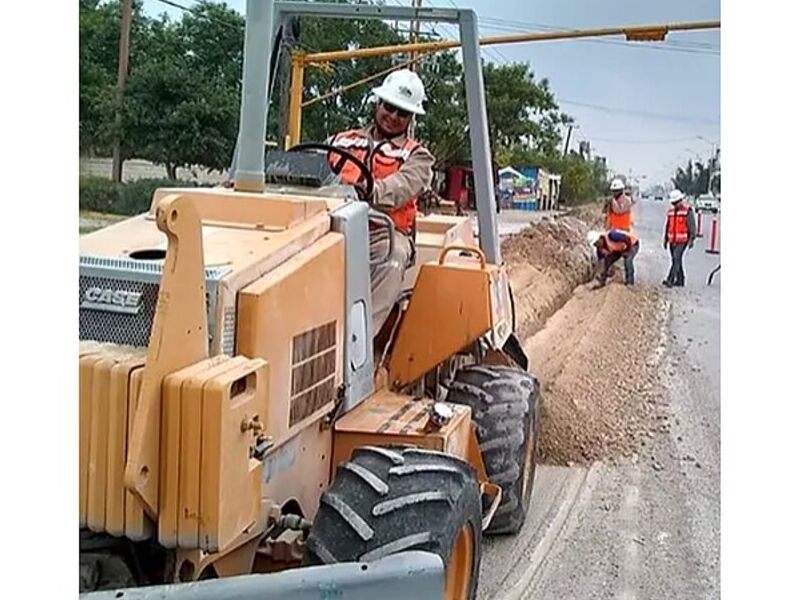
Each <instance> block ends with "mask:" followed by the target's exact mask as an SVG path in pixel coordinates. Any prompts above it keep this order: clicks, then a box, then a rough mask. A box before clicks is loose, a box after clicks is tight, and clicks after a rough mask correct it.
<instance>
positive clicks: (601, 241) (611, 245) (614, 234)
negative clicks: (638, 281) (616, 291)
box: [589, 229, 639, 289]
mask: <svg viewBox="0 0 800 600" xmlns="http://www.w3.org/2000/svg"><path fill="white" fill-rule="evenodd" d="M589 235H590V236H591V240H590V241H592V243H593V245H594V247H595V250H596V251H597V258H598V260H600V261H602V267H601V271H600V273H599V274H598V276H597V282H596V283H595V285H594V287H593V289H597V288H601V287H603V286H604V285H605V284H606V283H608V280H609V279H610V277H611V274H612V271H613V267H614V263H615V262H617V261H618V260H619V259H620V258H624V259H625V285H633V284H634V272H633V259H634V257H635V256H636V254H637V253H638V252H639V239H638V238H637V237H636V236H635V235H633V234H632V233H631V232H629V231H623V230H621V229H612V230H611V231H609V232H608V233H599V234H598V233H594V234H589Z"/></svg>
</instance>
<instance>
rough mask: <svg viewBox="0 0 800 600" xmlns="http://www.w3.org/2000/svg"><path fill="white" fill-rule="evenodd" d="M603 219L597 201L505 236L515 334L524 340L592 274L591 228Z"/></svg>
mask: <svg viewBox="0 0 800 600" xmlns="http://www.w3.org/2000/svg"><path fill="white" fill-rule="evenodd" d="M601 221H602V218H601V214H600V206H599V205H589V206H586V207H581V208H580V209H574V210H573V212H572V213H567V214H566V215H563V216H558V217H555V218H547V219H544V220H542V221H540V222H538V223H536V224H535V225H532V226H530V227H528V228H526V229H524V230H522V231H521V232H520V233H518V234H515V235H512V236H510V237H508V238H507V239H505V240H504V241H503V244H502V249H501V252H502V255H503V259H504V261H505V262H506V265H507V267H508V273H509V277H510V280H511V287H512V289H513V290H514V300H515V309H516V315H517V334H518V336H519V337H520V339H525V338H526V337H529V336H531V335H533V334H534V333H536V332H537V331H539V330H540V329H541V328H542V327H543V326H544V324H545V322H546V321H547V319H548V318H549V317H550V316H551V315H552V314H553V313H554V312H555V311H556V310H558V309H559V308H560V307H561V306H563V305H564V304H565V303H566V302H567V300H568V299H569V298H570V296H571V295H572V292H573V290H574V289H575V287H576V286H578V285H579V284H581V283H584V282H586V281H587V280H588V279H589V277H590V276H591V272H592V265H593V256H592V248H591V247H590V246H589V244H588V243H587V241H586V234H587V233H588V232H589V230H590V229H593V228H595V227H597V226H598V223H599V222H601Z"/></svg>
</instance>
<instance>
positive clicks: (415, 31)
mask: <svg viewBox="0 0 800 600" xmlns="http://www.w3.org/2000/svg"><path fill="white" fill-rule="evenodd" d="M411 6H412V7H413V8H421V7H422V0H411ZM418 38H419V21H418V20H414V21H411V28H410V31H409V34H408V39H409V43H411V44H416V43H417V41H418ZM416 57H417V53H416V52H411V53H410V54H409V60H410V61H412V62H411V63H410V64H409V65H408V68H409V69H411V70H412V71H414V70H415V66H416V63H415V62H413V61H414V59H415V58H416ZM414 125H416V123H415V122H414V119H411V123H410V124H409V126H408V136H409V137H411V138H413V137H414Z"/></svg>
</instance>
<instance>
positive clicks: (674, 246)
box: [661, 190, 697, 287]
mask: <svg viewBox="0 0 800 600" xmlns="http://www.w3.org/2000/svg"><path fill="white" fill-rule="evenodd" d="M669 201H670V202H671V203H672V206H671V207H670V209H669V210H668V211H667V224H666V227H665V228H664V249H665V250H666V249H667V248H669V251H670V256H671V257H672V265H671V266H670V269H669V273H668V274H667V278H666V279H665V280H664V281H662V282H661V283H662V284H663V285H665V286H667V287H673V286H677V287H683V285H684V284H685V283H686V275H685V273H684V271H683V254H684V252H686V248H687V246H688V247H689V248H691V247H693V246H694V240H695V238H696V237H697V231H696V225H695V220H694V211H693V210H692V207H691V206H689V205H688V204H687V203H686V195H685V194H684V193H683V192H682V191H680V190H673V191H671V192H670V193H669Z"/></svg>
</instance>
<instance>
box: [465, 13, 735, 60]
mask: <svg viewBox="0 0 800 600" xmlns="http://www.w3.org/2000/svg"><path fill="white" fill-rule="evenodd" d="M479 21H483V22H484V23H485V26H486V28H487V29H490V30H495V31H505V32H514V33H516V32H524V33H527V32H528V31H530V29H531V28H529V27H524V26H520V25H517V24H511V23H509V24H493V23H486V21H485V20H484V19H479ZM503 23H505V22H503ZM533 29H534V30H537V29H538V30H541V29H544V30H547V31H549V30H557V29H556V28H551V27H547V28H545V27H541V26H539V27H533ZM551 41H556V40H551ZM572 41H575V42H584V43H589V44H608V45H613V46H623V47H625V48H644V49H648V50H661V51H665V52H683V53H687V54H707V55H712V56H719V54H720V52H719V49H717V48H714V47H709V48H705V47H695V46H684V45H682V44H681V43H680V42H668V41H666V42H655V43H654V44H657V45H650V44H645V43H643V42H623V41H617V40H607V39H573V40H572Z"/></svg>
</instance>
